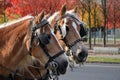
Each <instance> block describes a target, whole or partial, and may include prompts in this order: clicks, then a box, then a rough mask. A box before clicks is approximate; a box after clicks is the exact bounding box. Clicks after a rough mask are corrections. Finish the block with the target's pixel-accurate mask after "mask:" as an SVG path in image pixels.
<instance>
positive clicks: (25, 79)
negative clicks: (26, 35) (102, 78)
mask: <svg viewBox="0 0 120 80" xmlns="http://www.w3.org/2000/svg"><path fill="white" fill-rule="evenodd" d="M47 24H48V25H49V23H48V21H47V20H43V21H42V22H41V23H39V24H38V25H37V26H35V27H33V19H32V20H31V21H30V25H31V31H32V33H31V38H30V46H29V54H30V56H32V54H31V52H32V45H33V40H34V38H37V39H38V41H39V46H40V47H41V48H42V49H43V51H44V53H45V54H46V56H47V57H48V58H49V60H48V62H47V63H46V64H45V69H46V68H47V67H48V65H49V63H50V62H52V61H54V59H55V58H57V57H58V56H60V55H61V54H63V53H64V51H63V50H62V51H60V52H58V53H57V54H56V55H54V56H51V55H50V54H49V53H48V52H47V48H46V45H45V44H43V42H42V41H41V40H40V38H39V36H37V35H36V34H35V31H36V30H37V29H40V28H42V27H44V25H47ZM49 26H50V25H49ZM0 67H1V68H4V69H5V70H7V71H9V72H10V76H9V77H4V76H2V75H0V78H2V79H3V78H5V79H6V80H15V76H16V75H17V76H19V77H21V78H22V79H23V80H33V79H30V78H28V77H26V76H24V75H22V74H21V73H18V72H17V70H16V71H13V70H11V69H9V68H7V67H6V66H3V65H1V64H0ZM56 67H57V66H56ZM37 70H38V69H36V71H37ZM39 73H40V72H39ZM12 74H13V75H12ZM40 77H41V76H40ZM48 77H49V71H48V70H47V73H46V75H45V77H44V78H43V77H41V78H39V80H47V78H48ZM34 80H35V79H34Z"/></svg>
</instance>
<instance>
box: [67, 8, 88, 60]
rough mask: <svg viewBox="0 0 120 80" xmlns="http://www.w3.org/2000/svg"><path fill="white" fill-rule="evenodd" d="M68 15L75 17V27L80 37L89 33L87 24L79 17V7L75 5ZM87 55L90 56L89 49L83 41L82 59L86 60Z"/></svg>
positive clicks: (80, 56)
mask: <svg viewBox="0 0 120 80" xmlns="http://www.w3.org/2000/svg"><path fill="white" fill-rule="evenodd" d="M66 15H68V16H70V17H71V18H72V19H73V21H74V22H73V27H75V28H76V29H77V31H78V32H79V35H80V37H84V36H86V35H87V29H86V24H85V23H84V22H83V21H82V20H80V18H79V15H78V7H75V8H74V9H72V10H69V11H67V12H66ZM82 39H83V41H84V38H82ZM87 56H88V50H87V48H86V47H85V46H84V44H83V43H82V51H81V52H80V54H79V58H80V59H81V60H80V61H86V58H87ZM75 60H76V59H75Z"/></svg>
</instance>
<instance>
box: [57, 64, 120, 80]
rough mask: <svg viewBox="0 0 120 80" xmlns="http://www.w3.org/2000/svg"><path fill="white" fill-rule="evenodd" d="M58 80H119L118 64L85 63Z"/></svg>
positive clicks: (119, 68)
mask: <svg viewBox="0 0 120 80" xmlns="http://www.w3.org/2000/svg"><path fill="white" fill-rule="evenodd" d="M59 80H120V64H100V63H94V64H93V63H92V64H90V63H89V64H88V63H86V64H85V65H84V66H82V67H77V68H75V69H74V70H73V72H71V71H70V68H68V71H67V73H66V74H65V75H62V76H60V78H59Z"/></svg>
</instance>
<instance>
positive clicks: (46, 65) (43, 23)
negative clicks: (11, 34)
mask: <svg viewBox="0 0 120 80" xmlns="http://www.w3.org/2000/svg"><path fill="white" fill-rule="evenodd" d="M30 23H32V22H30ZM45 25H49V22H48V21H47V20H46V19H45V20H43V21H42V22H41V23H39V24H38V25H37V26H35V27H32V28H31V29H32V33H31V39H30V47H29V54H30V55H32V54H31V51H32V44H33V39H34V38H35V37H36V38H37V39H38V41H39V46H40V47H41V48H42V49H43V51H44V53H45V54H46V56H47V57H48V58H49V60H48V62H47V63H46V64H45V68H47V67H48V64H49V63H50V62H52V61H54V59H55V58H57V57H58V56H60V55H61V54H63V53H64V51H63V50H61V51H60V52H58V53H57V54H56V55H54V56H51V55H50V54H49V53H48V51H47V48H46V45H44V44H43V42H42V41H41V40H40V38H39V36H38V35H36V34H35V31H36V30H37V29H40V28H42V27H44V26H45ZM49 26H50V25H49Z"/></svg>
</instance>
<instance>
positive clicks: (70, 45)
mask: <svg viewBox="0 0 120 80" xmlns="http://www.w3.org/2000/svg"><path fill="white" fill-rule="evenodd" d="M62 40H63V41H64V42H65V44H66V46H67V47H68V48H69V49H70V48H71V47H73V46H74V45H76V44H77V43H78V42H80V41H83V39H82V38H81V39H77V40H75V41H74V42H73V43H71V44H68V43H67V41H66V39H65V38H64V39H62Z"/></svg>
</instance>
